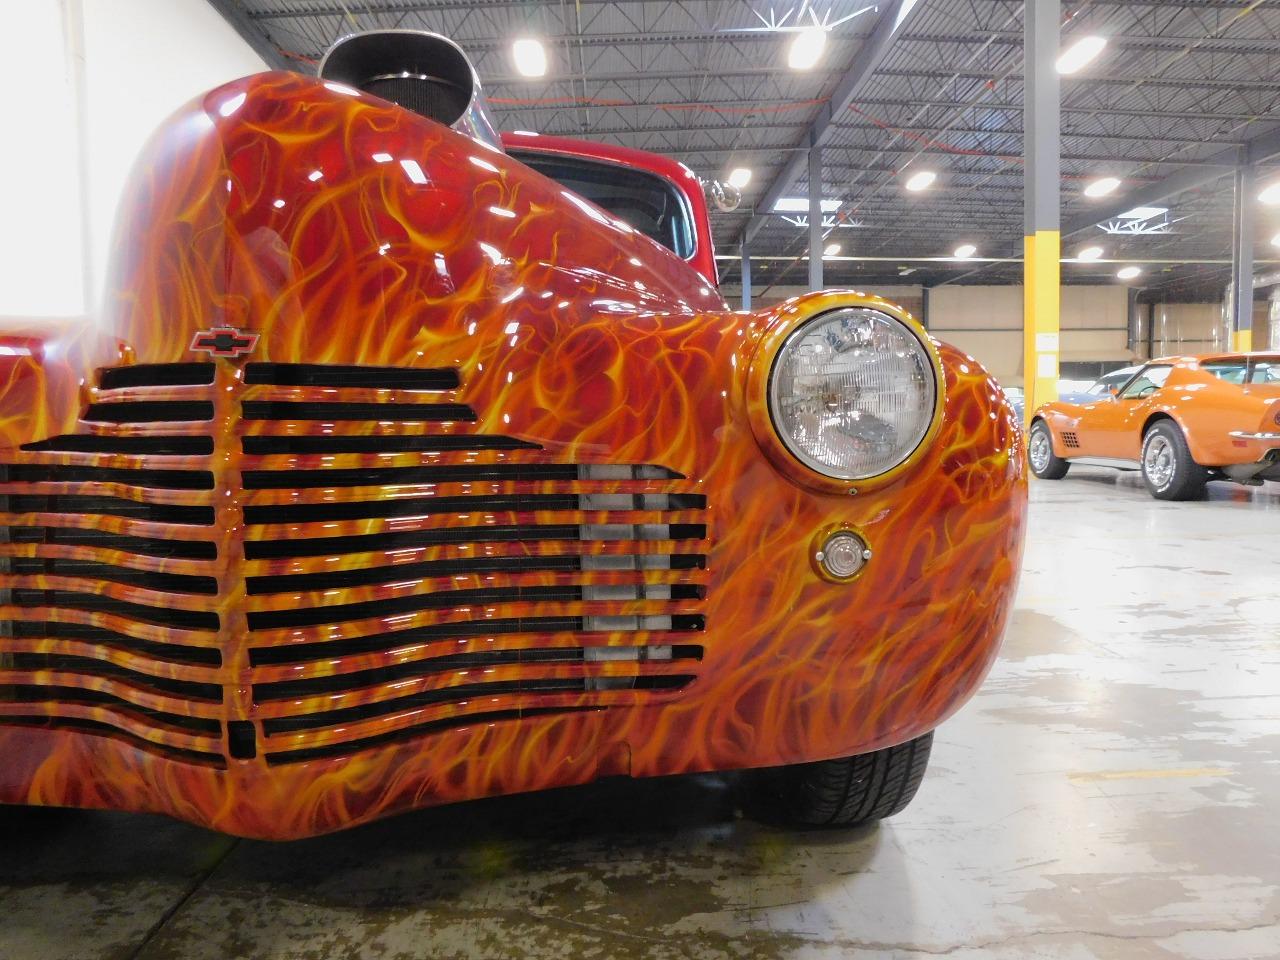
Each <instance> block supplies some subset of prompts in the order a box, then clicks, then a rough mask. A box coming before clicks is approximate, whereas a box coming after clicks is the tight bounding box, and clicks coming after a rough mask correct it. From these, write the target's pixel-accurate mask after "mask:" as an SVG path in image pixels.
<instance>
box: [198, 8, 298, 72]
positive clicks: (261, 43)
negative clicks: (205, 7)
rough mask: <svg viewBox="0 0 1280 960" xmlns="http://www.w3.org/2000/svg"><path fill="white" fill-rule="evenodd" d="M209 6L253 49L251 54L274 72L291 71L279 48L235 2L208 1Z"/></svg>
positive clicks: (291, 66) (289, 64) (292, 66)
mask: <svg viewBox="0 0 1280 960" xmlns="http://www.w3.org/2000/svg"><path fill="white" fill-rule="evenodd" d="M209 6H211V7H213V9H214V10H217V11H218V13H220V14H221V15H222V19H223V20H225V21H227V23H229V24H230V25H231V29H232V30H234V31H235V32H236V33H238V34H240V39H242V40H243V41H244V42H245V43H247V44H248V45H249V46H250V47H252V48H253V52H254V53H256V54H257V55H258V56H260V57H261V58H262V59H263V60H265V61H266V62H267V66H269V67H271V68H272V69H274V70H293V69H295V66H294V65H293V64H291V63H290V62H289V60H288V58H287V57H285V55H284V54H283V53H281V52H280V48H279V47H277V46H276V45H275V44H274V43H272V42H271V39H270V38H269V37H268V36H267V34H266V33H264V32H263V30H262V28H261V27H259V26H258V25H257V24H255V23H254V22H253V20H252V19H250V17H249V15H248V14H247V13H245V11H244V8H243V7H241V6H240V4H239V3H237V2H236V0H209Z"/></svg>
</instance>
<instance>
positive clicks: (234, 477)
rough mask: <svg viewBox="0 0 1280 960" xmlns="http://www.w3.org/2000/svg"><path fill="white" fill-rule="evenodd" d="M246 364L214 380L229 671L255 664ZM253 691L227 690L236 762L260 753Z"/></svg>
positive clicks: (230, 746) (222, 607)
mask: <svg viewBox="0 0 1280 960" xmlns="http://www.w3.org/2000/svg"><path fill="white" fill-rule="evenodd" d="M244 386H245V385H244V368H243V366H236V365H235V364H232V363H225V362H224V363H219V364H218V365H217V374H216V377H215V380H214V401H213V402H214V413H213V423H212V424H211V428H212V432H213V462H212V463H211V465H210V466H211V469H212V471H213V486H214V490H213V493H214V501H213V502H214V505H215V518H214V524H215V530H216V538H217V542H218V556H219V558H221V563H220V564H219V571H218V606H219V614H220V615H221V618H222V666H223V671H224V674H225V676H227V677H228V678H236V677H242V676H245V675H246V674H247V672H248V669H249V627H248V620H247V613H246V611H245V604H244V596H245V579H244V531H243V528H242V527H241V522H242V521H241V517H242V515H243V513H242V511H243V500H244V487H243V483H242V480H241V476H242V464H241V458H242V457H243V453H242V452H241V443H240V437H241V434H242V433H243V429H242V426H241V424H242V422H243V418H242V416H241V410H240V404H241V394H242V392H243V391H244ZM252 712H253V693H252V691H251V689H250V687H249V685H248V684H247V683H236V682H234V679H232V680H230V681H229V682H228V683H227V684H226V686H225V687H224V689H223V721H224V722H223V734H224V737H225V741H224V749H225V750H226V753H227V756H228V757H230V758H231V759H232V761H233V762H245V761H251V760H253V759H254V758H256V757H257V756H258V753H259V751H258V749H257V744H258V741H259V729H258V725H257V723H254V722H251V721H250V717H251V716H252Z"/></svg>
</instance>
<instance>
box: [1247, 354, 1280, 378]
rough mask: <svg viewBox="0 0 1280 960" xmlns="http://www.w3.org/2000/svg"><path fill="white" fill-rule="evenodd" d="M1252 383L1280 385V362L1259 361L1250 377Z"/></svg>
mask: <svg viewBox="0 0 1280 960" xmlns="http://www.w3.org/2000/svg"><path fill="white" fill-rule="evenodd" d="M1249 382H1250V383H1280V361H1277V360H1258V361H1256V362H1255V363H1254V365H1253V371H1252V372H1251V374H1250V376H1249Z"/></svg>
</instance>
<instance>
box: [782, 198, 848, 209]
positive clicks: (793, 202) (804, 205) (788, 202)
mask: <svg viewBox="0 0 1280 960" xmlns="http://www.w3.org/2000/svg"><path fill="white" fill-rule="evenodd" d="M819 203H820V204H821V206H822V212H823V213H835V212H836V211H837V210H839V209H840V201H839V200H821V201H819ZM773 212H774V213H808V212H809V198H808V197H781V198H779V199H778V201H777V202H776V203H775V204H774V205H773Z"/></svg>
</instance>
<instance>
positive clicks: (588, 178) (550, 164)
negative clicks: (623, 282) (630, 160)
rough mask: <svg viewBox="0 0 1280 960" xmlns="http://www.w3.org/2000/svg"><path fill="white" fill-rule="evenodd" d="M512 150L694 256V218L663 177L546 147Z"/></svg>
mask: <svg viewBox="0 0 1280 960" xmlns="http://www.w3.org/2000/svg"><path fill="white" fill-rule="evenodd" d="M510 153H511V156H512V157H514V158H515V159H517V160H519V161H520V162H521V163H523V164H526V165H528V166H530V167H532V168H533V169H534V170H537V171H538V172H539V173H540V174H542V175H543V176H544V177H549V178H551V179H552V180H554V181H556V183H558V184H560V185H561V186H563V187H565V188H567V189H569V190H572V191H573V192H574V193H576V194H578V196H580V197H584V198H586V199H587V200H590V201H591V202H592V203H594V204H595V205H596V206H598V207H603V208H604V209H605V210H607V211H608V212H609V213H611V214H613V216H615V217H617V218H618V219H619V220H622V221H624V222H625V223H628V224H630V225H631V226H632V227H634V228H635V229H637V230H639V231H640V232H641V233H643V234H644V235H645V236H647V237H650V238H651V239H653V240H656V241H658V243H660V244H662V245H663V246H664V247H666V248H667V249H668V250H671V251H672V252H673V253H675V254H676V256H678V257H680V258H681V259H684V260H687V259H688V258H689V257H691V256H693V251H694V240H693V236H694V234H693V224H692V223H691V222H690V220H689V212H688V209H687V207H686V204H685V202H684V197H683V196H681V194H680V191H679V190H678V189H676V187H675V185H674V184H672V183H670V182H669V181H667V180H665V179H663V178H662V177H659V176H655V175H654V174H652V173H644V172H643V171H640V170H632V169H630V168H628V167H622V166H618V165H617V164H613V163H604V162H601V161H596V160H583V159H582V158H581V157H561V156H555V155H552V154H545V153H522V152H520V151H517V150H513V151H511V152H510Z"/></svg>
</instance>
